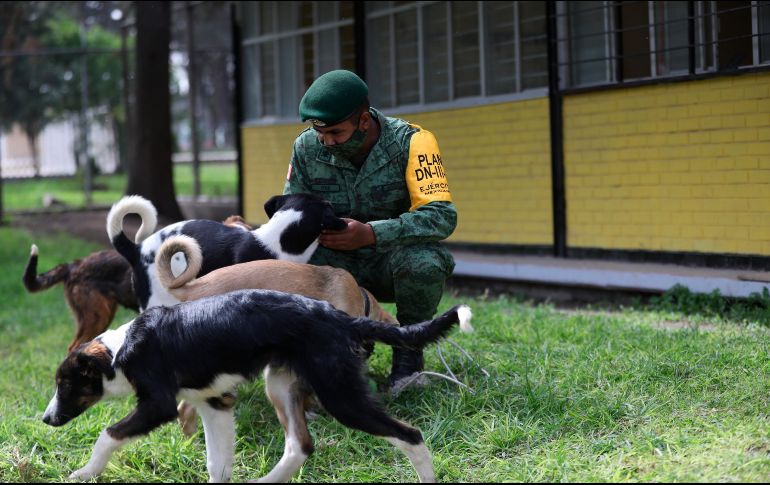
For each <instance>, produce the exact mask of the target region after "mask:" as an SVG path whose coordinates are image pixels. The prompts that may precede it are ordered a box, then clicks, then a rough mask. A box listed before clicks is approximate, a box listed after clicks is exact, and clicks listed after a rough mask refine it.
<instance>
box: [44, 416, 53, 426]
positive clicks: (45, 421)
mask: <svg viewBox="0 0 770 485" xmlns="http://www.w3.org/2000/svg"><path fill="white" fill-rule="evenodd" d="M43 422H44V423H45V424H51V416H48V415H46V416H43Z"/></svg>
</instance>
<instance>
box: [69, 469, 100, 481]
mask: <svg viewBox="0 0 770 485" xmlns="http://www.w3.org/2000/svg"><path fill="white" fill-rule="evenodd" d="M97 476H99V472H98V471H96V470H94V469H92V468H90V467H88V466H84V467H83V468H81V469H80V470H77V471H74V472H72V473H71V474H70V476H69V479H70V480H80V481H81V482H87V481H88V480H91V479H93V478H96V477H97Z"/></svg>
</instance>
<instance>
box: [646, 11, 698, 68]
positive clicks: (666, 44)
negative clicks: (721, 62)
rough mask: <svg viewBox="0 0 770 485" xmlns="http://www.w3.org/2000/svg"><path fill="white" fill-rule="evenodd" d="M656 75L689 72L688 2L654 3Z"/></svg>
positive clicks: (653, 26) (653, 27)
mask: <svg viewBox="0 0 770 485" xmlns="http://www.w3.org/2000/svg"><path fill="white" fill-rule="evenodd" d="M653 7H654V24H653V25H652V29H653V31H654V32H655V35H654V39H655V49H654V53H655V74H656V75H661V76H664V75H667V74H686V73H687V72H689V62H690V61H689V51H690V49H689V46H688V39H687V36H688V30H689V24H688V19H687V9H688V2H670V1H663V2H660V1H658V2H653Z"/></svg>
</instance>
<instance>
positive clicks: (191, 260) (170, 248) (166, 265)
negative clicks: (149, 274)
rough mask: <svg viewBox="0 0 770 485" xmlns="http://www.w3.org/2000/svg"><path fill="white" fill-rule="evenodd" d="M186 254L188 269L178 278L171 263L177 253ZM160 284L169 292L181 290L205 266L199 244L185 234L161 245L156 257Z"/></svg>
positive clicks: (169, 239)
mask: <svg viewBox="0 0 770 485" xmlns="http://www.w3.org/2000/svg"><path fill="white" fill-rule="evenodd" d="M180 252H181V253H182V254H184V257H185V259H186V260H187V267H186V268H185V269H184V271H182V272H181V273H180V274H179V275H178V276H174V272H173V270H172V268H171V262H172V260H173V258H174V255H175V254H176V253H180ZM155 264H156V267H157V268H158V279H159V280H160V284H161V285H163V287H164V288H166V289H167V290H173V289H176V288H181V287H182V286H184V285H185V284H187V283H189V282H190V281H192V280H193V279H195V276H196V275H197V274H198V273H199V272H200V270H201V266H202V265H203V253H202V251H201V247H200V245H199V244H198V242H197V241H196V240H195V239H193V238H191V237H189V236H185V235H183V234H178V235H175V236H171V237H169V238H168V239H166V240H165V241H163V244H161V245H160V248H158V254H156V255H155Z"/></svg>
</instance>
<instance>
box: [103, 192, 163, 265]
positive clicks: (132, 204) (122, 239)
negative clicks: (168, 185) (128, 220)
mask: <svg viewBox="0 0 770 485" xmlns="http://www.w3.org/2000/svg"><path fill="white" fill-rule="evenodd" d="M128 214H138V215H139V217H140V218H141V219H142V225H141V226H139V230H138V231H137V232H136V236H135V237H134V241H133V242H132V241H131V240H129V239H128V237H127V236H126V234H125V233H124V232H123V218H124V217H126V216H127V215H128ZM157 225H158V211H157V210H155V206H153V205H152V203H151V202H150V201H149V200H147V199H145V198H144V197H141V196H138V195H128V196H126V197H123V198H122V199H120V200H119V201H118V202H117V203H116V204H114V205H113V206H112V208H111V209H110V213H109V214H108V215H107V236H108V237H109V238H110V242H111V243H112V246H113V247H114V248H115V250H117V251H118V252H119V253H120V254H121V255H122V256H123V257H124V258H126V259H127V260H128V261H129V262H130V263H131V264H132V265H135V264H138V262H139V258H140V248H139V245H140V244H141V243H142V241H144V240H145V239H147V237H148V236H150V235H151V234H152V233H153V232H155V227H156V226H157Z"/></svg>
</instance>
